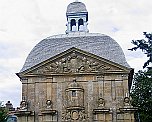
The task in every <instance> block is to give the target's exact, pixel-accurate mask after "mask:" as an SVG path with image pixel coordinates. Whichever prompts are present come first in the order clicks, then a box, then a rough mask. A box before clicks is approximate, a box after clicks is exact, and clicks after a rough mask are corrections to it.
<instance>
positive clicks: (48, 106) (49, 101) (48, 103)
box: [46, 100, 53, 109]
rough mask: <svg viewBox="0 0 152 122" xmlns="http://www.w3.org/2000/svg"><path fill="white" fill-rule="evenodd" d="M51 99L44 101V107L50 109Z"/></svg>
mask: <svg viewBox="0 0 152 122" xmlns="http://www.w3.org/2000/svg"><path fill="white" fill-rule="evenodd" d="M52 105H53V104H52V101H51V100H47V101H46V109H52Z"/></svg>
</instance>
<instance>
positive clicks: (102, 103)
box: [98, 98, 105, 108]
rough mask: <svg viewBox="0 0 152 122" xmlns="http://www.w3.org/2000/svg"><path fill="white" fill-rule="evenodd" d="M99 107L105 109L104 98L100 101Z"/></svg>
mask: <svg viewBox="0 0 152 122" xmlns="http://www.w3.org/2000/svg"><path fill="white" fill-rule="evenodd" d="M98 107H100V108H104V107H105V100H104V99H103V98H99V99H98Z"/></svg>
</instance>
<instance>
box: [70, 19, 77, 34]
mask: <svg viewBox="0 0 152 122" xmlns="http://www.w3.org/2000/svg"><path fill="white" fill-rule="evenodd" d="M73 26H76V21H75V19H72V20H71V31H73V30H72V27H73Z"/></svg>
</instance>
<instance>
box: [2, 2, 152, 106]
mask: <svg viewBox="0 0 152 122" xmlns="http://www.w3.org/2000/svg"><path fill="white" fill-rule="evenodd" d="M73 1H75V0H73ZM73 1H71V0H65V1H62V0H55V1H54V0H15V1H14V0H0V15H1V16H0V64H1V65H0V77H1V80H0V100H5V101H6V100H9V99H11V100H12V101H13V102H14V104H15V106H17V104H18V105H19V102H16V101H19V100H20V98H21V96H20V94H21V83H20V81H19V78H17V76H16V75H15V73H16V72H19V70H20V69H21V67H22V66H23V64H24V61H25V59H26V57H27V55H28V53H29V52H30V51H31V49H32V48H33V47H34V46H35V45H36V44H37V43H38V42H39V41H40V40H42V39H43V38H46V37H48V36H51V35H54V34H60V33H64V32H65V30H66V26H65V24H66V15H65V12H66V7H67V5H68V4H69V3H70V2H73ZM80 1H82V2H84V3H85V4H86V6H87V9H88V12H89V30H90V32H98V33H104V34H107V35H109V36H111V37H112V38H114V39H115V40H116V41H117V42H118V43H119V44H120V45H121V47H122V49H123V50H124V52H125V55H126V58H127V60H128V63H129V64H130V65H131V67H133V68H135V71H137V70H138V69H141V68H142V66H143V63H144V61H145V60H146V58H145V56H144V55H143V54H142V53H141V52H140V51H139V52H131V51H128V48H131V47H133V45H132V44H131V40H133V39H142V38H144V36H143V35H142V33H143V31H147V32H151V29H152V24H151V21H152V14H151V8H152V2H151V1H146V0H127V1H126V0H106V1H105V0H95V1H92V0H80ZM12 89H15V90H14V91H12ZM4 94H5V95H4ZM13 95H15V96H16V97H14V98H12V97H11V96H13ZM15 99H16V100H15Z"/></svg>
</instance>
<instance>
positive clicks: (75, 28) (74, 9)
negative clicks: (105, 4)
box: [66, 0, 88, 34]
mask: <svg viewBox="0 0 152 122" xmlns="http://www.w3.org/2000/svg"><path fill="white" fill-rule="evenodd" d="M66 16H67V24H66V26H67V30H66V33H67V34H68V33H71V32H88V28H87V25H88V11H87V9H86V6H85V4H84V3H82V2H79V0H75V2H73V3H70V4H69V5H68V7H67V12H66Z"/></svg>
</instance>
